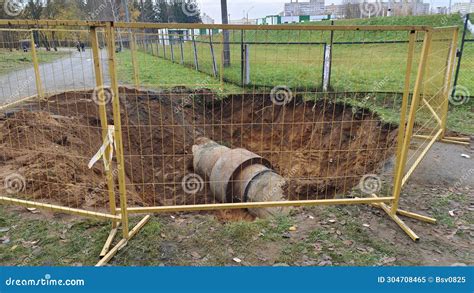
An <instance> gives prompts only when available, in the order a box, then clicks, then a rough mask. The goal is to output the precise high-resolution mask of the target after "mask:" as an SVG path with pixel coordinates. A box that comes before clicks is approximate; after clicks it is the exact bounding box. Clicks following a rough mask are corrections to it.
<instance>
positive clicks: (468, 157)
mask: <svg viewBox="0 0 474 293" xmlns="http://www.w3.org/2000/svg"><path fill="white" fill-rule="evenodd" d="M461 157H463V158H466V159H470V158H471V156H469V155H467V154H461Z"/></svg>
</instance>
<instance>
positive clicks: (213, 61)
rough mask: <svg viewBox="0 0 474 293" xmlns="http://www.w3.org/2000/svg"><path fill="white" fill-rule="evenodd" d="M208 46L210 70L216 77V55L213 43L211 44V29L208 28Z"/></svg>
mask: <svg viewBox="0 0 474 293" xmlns="http://www.w3.org/2000/svg"><path fill="white" fill-rule="evenodd" d="M209 47H210V50H211V59H212V71H213V73H214V77H217V64H216V56H215V55H214V45H213V44H212V30H211V29H209Z"/></svg>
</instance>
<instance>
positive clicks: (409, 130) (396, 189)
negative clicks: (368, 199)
mask: <svg viewBox="0 0 474 293" xmlns="http://www.w3.org/2000/svg"><path fill="white" fill-rule="evenodd" d="M431 39H432V31H427V32H425V37H424V40H423V49H422V53H421V60H420V63H419V65H418V72H417V77H416V81H415V86H414V89H413V97H412V101H411V106H410V112H409V115H408V122H407V126H406V131H405V136H404V139H403V145H402V146H401V149H399V152H398V158H397V163H398V164H397V166H396V170H395V182H394V184H393V197H394V200H393V203H392V207H391V210H390V212H391V215H392V216H394V215H396V213H397V210H398V203H399V200H400V192H401V188H402V181H403V173H404V171H405V165H406V161H407V156H408V149H409V147H410V142H411V136H412V134H413V127H414V124H415V118H416V111H417V109H418V105H419V102H420V92H421V90H422V87H423V80H424V74H425V69H426V65H427V63H428V55H429V52H430V47H431ZM398 143H400V142H398ZM402 229H404V230H405V232H407V233H408V231H407V230H406V229H409V228H408V227H406V226H405V227H402ZM410 231H411V230H410ZM412 233H413V232H412V231H411V233H409V234H410V236H411V237H412V236H413V235H414V233H413V234H412ZM412 238H413V237H412ZM413 239H415V238H413Z"/></svg>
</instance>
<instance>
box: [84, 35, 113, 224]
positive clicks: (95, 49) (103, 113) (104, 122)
mask: <svg viewBox="0 0 474 293" xmlns="http://www.w3.org/2000/svg"><path fill="white" fill-rule="evenodd" d="M90 37H91V44H92V55H93V60H94V71H95V81H96V86H97V90H96V91H95V93H96V94H97V95H99V97H98V98H99V99H98V100H99V101H100V103H98V107H99V116H100V125H101V129H102V138H103V140H105V139H106V137H107V133H108V127H109V125H108V119H107V110H106V108H105V107H106V105H105V103H104V102H105V101H106V98H105V93H104V88H105V87H104V80H103V77H102V65H101V64H100V50H99V40H98V38H97V30H96V28H95V27H91V30H90ZM110 148H111V146H110V145H109V146H108V147H107V148H106V149H105V154H104V156H103V159H104V161H105V160H107V159H108V158H109V157H110V152H111V151H112V150H111V149H110ZM105 177H106V180H107V190H108V195H109V207H110V213H111V214H112V215H115V214H116V211H115V209H116V202H115V188H114V178H113V174H112V172H111V170H105ZM115 227H116V223H115V222H113V223H112V228H115Z"/></svg>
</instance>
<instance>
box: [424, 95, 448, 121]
mask: <svg viewBox="0 0 474 293" xmlns="http://www.w3.org/2000/svg"><path fill="white" fill-rule="evenodd" d="M423 104H425V106H426V108H428V110H430V112H431V114H432V115H433V117H434V119H435V120H436V121H438V124H439V125H440V126H442V124H443V122H442V121H441V118H439V116H438V114H437V113H436V111H435V110H434V109H433V107H431V105H430V103H428V101H427V100H426V99H423Z"/></svg>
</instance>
